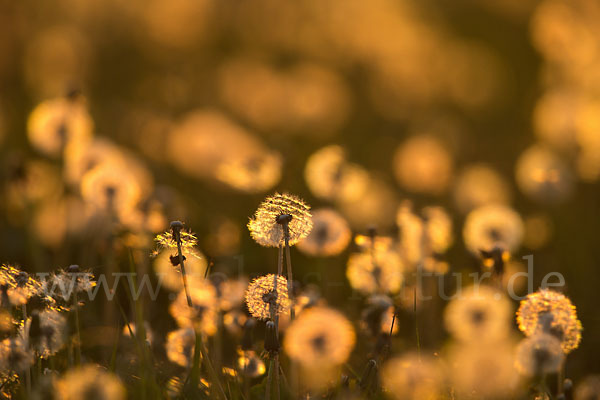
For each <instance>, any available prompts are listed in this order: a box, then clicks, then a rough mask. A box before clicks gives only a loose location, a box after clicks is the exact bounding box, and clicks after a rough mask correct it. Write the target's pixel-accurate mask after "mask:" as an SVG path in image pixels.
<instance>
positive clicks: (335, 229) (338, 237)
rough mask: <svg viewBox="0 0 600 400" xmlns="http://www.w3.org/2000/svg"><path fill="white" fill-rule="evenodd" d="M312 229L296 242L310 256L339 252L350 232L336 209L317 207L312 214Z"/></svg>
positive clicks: (346, 244)
mask: <svg viewBox="0 0 600 400" xmlns="http://www.w3.org/2000/svg"><path fill="white" fill-rule="evenodd" d="M312 221H313V229H312V230H311V232H310V234H309V235H308V236H307V237H306V238H304V239H303V240H301V241H300V242H299V243H298V249H299V250H300V251H302V252H303V253H306V254H309V255H312V256H321V257H328V256H334V255H336V254H339V253H341V252H342V251H344V249H345V248H346V247H347V246H348V243H349V242H350V239H351V236H352V232H351V231H350V227H349V226H348V223H347V222H346V220H345V219H344V217H342V216H341V215H340V214H339V213H338V212H337V211H334V210H332V209H327V208H323V209H319V210H316V211H314V212H313V215H312Z"/></svg>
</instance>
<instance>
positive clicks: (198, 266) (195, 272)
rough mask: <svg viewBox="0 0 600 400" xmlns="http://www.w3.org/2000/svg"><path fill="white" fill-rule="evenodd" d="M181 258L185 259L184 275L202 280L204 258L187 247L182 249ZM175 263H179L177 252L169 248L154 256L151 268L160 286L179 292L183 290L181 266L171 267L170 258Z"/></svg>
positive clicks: (205, 262)
mask: <svg viewBox="0 0 600 400" xmlns="http://www.w3.org/2000/svg"><path fill="white" fill-rule="evenodd" d="M182 253H183V256H184V257H185V259H184V260H185V261H184V262H185V273H186V274H187V275H188V276H190V277H196V278H202V277H204V273H205V271H206V268H207V261H206V257H205V256H204V255H203V254H202V253H200V251H198V250H197V249H195V248H193V246H192V248H189V247H187V248H186V249H185V250H184V249H183V248H182ZM172 257H173V259H174V260H175V262H176V263H178V262H179V255H178V254H177V250H174V249H171V248H168V247H166V248H163V249H162V250H160V252H159V253H158V255H157V256H155V258H154V260H153V263H152V266H153V267H154V272H156V275H157V276H159V277H160V279H161V282H162V284H163V285H164V286H165V287H166V288H167V289H169V290H173V291H176V292H178V291H180V290H181V289H183V280H182V278H181V266H180V265H179V264H177V265H176V266H174V265H173V262H172V261H171V258H172Z"/></svg>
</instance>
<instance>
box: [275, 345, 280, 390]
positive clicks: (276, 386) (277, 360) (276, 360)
mask: <svg viewBox="0 0 600 400" xmlns="http://www.w3.org/2000/svg"><path fill="white" fill-rule="evenodd" d="M279 369H280V367H279V354H277V355H276V356H275V395H276V397H275V398H276V399H277V400H279V399H281V391H280V388H279Z"/></svg>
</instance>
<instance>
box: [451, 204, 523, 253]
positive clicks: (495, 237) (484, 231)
mask: <svg viewBox="0 0 600 400" xmlns="http://www.w3.org/2000/svg"><path fill="white" fill-rule="evenodd" d="M523 235H524V227H523V220H522V219H521V217H520V216H519V214H517V212H516V211H514V210H513V209H511V208H509V207H507V206H502V205H487V206H483V207H479V208H477V209H475V210H473V211H471V212H470V213H469V214H468V215H467V219H466V221H465V225H464V228H463V238H464V241H465V245H466V246H467V248H468V249H469V250H470V251H471V252H472V253H473V254H479V252H480V251H481V250H486V251H490V250H492V249H493V248H494V247H499V248H503V249H505V250H507V251H509V252H510V253H514V252H515V251H516V250H517V249H518V248H519V246H520V245H521V241H522V240H523Z"/></svg>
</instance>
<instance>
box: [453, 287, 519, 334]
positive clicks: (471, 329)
mask: <svg viewBox="0 0 600 400" xmlns="http://www.w3.org/2000/svg"><path fill="white" fill-rule="evenodd" d="M511 315H512V307H511V305H510V301H509V300H508V298H507V297H506V296H504V295H503V294H502V293H500V292H499V291H497V290H495V289H492V288H491V287H489V286H484V285H479V286H472V287H469V288H466V289H464V290H462V291H461V292H459V293H458V295H457V297H456V298H454V299H453V300H452V301H451V302H450V303H449V304H448V306H447V307H446V310H445V311H444V322H445V325H446V329H447V330H448V331H449V332H450V333H451V334H452V336H454V337H455V338H456V339H458V340H460V341H462V342H472V343H474V342H479V343H481V342H484V343H495V342H497V341H499V340H503V339H505V338H506V337H507V336H508V333H509V329H510V320H511Z"/></svg>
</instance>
